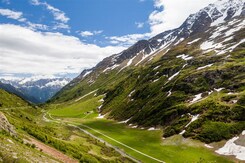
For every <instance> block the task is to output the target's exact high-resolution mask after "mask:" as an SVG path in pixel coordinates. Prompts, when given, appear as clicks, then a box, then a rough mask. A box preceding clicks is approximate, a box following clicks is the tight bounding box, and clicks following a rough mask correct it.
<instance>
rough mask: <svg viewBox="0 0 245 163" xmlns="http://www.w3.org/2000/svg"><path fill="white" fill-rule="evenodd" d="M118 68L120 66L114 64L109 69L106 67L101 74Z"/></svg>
mask: <svg viewBox="0 0 245 163" xmlns="http://www.w3.org/2000/svg"><path fill="white" fill-rule="evenodd" d="M118 66H120V65H118V64H115V65H113V66H111V67H107V68H106V69H104V71H103V72H106V71H108V70H113V69H115V68H117V67H118Z"/></svg>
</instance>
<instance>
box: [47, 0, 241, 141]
mask: <svg viewBox="0 0 245 163" xmlns="http://www.w3.org/2000/svg"><path fill="white" fill-rule="evenodd" d="M244 58H245V1H244V0H219V1H217V2H216V3H214V4H210V5H209V6H207V7H205V8H203V9H201V10H200V11H199V12H197V13H195V14H192V15H190V16H189V17H188V18H187V19H186V21H185V22H184V23H183V24H182V25H181V26H180V27H179V28H176V29H173V30H170V31H166V32H163V33H161V34H159V35H157V36H155V37H153V38H151V39H149V40H142V41H139V42H137V43H136V44H135V45H133V46H132V47H130V48H128V49H126V50H124V51H123V52H121V53H119V54H115V55H112V56H111V57H108V58H105V59H104V60H103V61H102V62H100V63H98V64H97V66H96V67H94V68H92V69H90V70H84V71H83V72H82V73H81V75H80V76H78V77H77V78H76V79H74V80H73V81H72V82H70V83H69V84H68V85H67V86H65V87H64V88H63V89H62V90H61V91H60V92H58V93H57V94H56V95H55V96H54V97H53V98H52V99H51V102H53V103H58V102H63V101H69V100H72V99H75V98H79V97H80V96H83V95H85V94H87V93H89V92H92V91H95V90H96V91H97V95H99V94H106V97H105V99H104V103H103V105H102V106H101V107H99V108H98V110H99V112H101V114H105V115H106V117H107V118H112V119H116V120H119V121H125V123H128V124H134V126H137V127H144V128H150V129H157V128H158V129H163V131H164V134H163V136H164V137H168V136H171V135H174V134H182V135H183V136H185V137H192V138H196V139H199V140H202V141H204V142H208V143H209V142H213V141H219V140H222V139H228V138H231V137H232V136H233V135H235V134H240V133H241V132H242V130H243V129H244V128H245V119H244V117H245V103H244V102H245V92H244V90H245V87H244V86H245V81H244V79H245V61H244Z"/></svg>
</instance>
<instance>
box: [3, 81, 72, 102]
mask: <svg viewBox="0 0 245 163" xmlns="http://www.w3.org/2000/svg"><path fill="white" fill-rule="evenodd" d="M0 81H1V82H2V83H4V84H5V86H7V85H8V88H9V87H11V86H12V87H14V88H12V89H11V90H16V91H15V92H13V91H10V90H9V89H8V90H7V91H10V92H12V93H15V94H17V95H19V96H21V97H23V98H24V99H26V100H28V101H30V102H32V103H36V104H37V103H44V102H46V101H47V100H48V99H50V98H51V97H52V96H53V95H54V94H55V93H56V92H58V91H59V90H60V89H61V88H62V87H64V86H65V85H66V84H67V83H69V82H70V81H71V79H69V78H54V77H53V78H45V77H42V76H41V77H35V76H34V77H30V78H24V79H14V80H6V79H0ZM17 92H18V93H17Z"/></svg>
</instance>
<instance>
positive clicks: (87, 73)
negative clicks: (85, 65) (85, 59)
mask: <svg viewBox="0 0 245 163" xmlns="http://www.w3.org/2000/svg"><path fill="white" fill-rule="evenodd" d="M92 71H93V70H90V71H87V72H86V73H85V74H84V75H83V77H86V76H87V75H89V74H90V73H91V72H92Z"/></svg>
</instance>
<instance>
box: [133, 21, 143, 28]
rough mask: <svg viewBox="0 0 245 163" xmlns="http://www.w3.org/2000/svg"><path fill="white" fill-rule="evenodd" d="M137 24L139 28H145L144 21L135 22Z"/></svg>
mask: <svg viewBox="0 0 245 163" xmlns="http://www.w3.org/2000/svg"><path fill="white" fill-rule="evenodd" d="M135 25H136V26H137V28H143V27H144V23H143V22H135Z"/></svg>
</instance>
